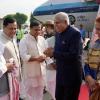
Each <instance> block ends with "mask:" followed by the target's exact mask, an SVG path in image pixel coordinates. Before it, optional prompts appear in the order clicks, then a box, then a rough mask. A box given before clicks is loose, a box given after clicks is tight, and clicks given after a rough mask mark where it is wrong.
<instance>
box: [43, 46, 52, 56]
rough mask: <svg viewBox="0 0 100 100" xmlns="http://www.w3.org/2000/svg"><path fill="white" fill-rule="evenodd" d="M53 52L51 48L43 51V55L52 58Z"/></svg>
mask: <svg viewBox="0 0 100 100" xmlns="http://www.w3.org/2000/svg"><path fill="white" fill-rule="evenodd" d="M53 51H54V49H53V48H51V47H50V48H47V49H46V50H45V51H44V54H45V55H46V56H47V57H52V56H53Z"/></svg>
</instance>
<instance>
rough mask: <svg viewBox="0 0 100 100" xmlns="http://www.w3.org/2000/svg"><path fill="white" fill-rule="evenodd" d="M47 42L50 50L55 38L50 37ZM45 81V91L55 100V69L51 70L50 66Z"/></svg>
mask: <svg viewBox="0 0 100 100" xmlns="http://www.w3.org/2000/svg"><path fill="white" fill-rule="evenodd" d="M47 42H48V46H49V47H50V48H54V45H55V36H52V37H50V38H48V39H47ZM52 59H53V61H54V58H52ZM54 64H55V62H54ZM55 66H56V65H55ZM46 79H47V90H48V92H49V93H50V94H51V96H52V98H53V100H55V88H56V69H55V68H53V67H52V66H48V67H47V72H46Z"/></svg>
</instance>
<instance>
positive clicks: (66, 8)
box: [33, 2, 99, 16]
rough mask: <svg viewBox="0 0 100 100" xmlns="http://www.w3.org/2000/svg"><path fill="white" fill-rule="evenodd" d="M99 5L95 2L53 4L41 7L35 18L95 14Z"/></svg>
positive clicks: (37, 10)
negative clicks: (61, 13) (59, 14)
mask: <svg viewBox="0 0 100 100" xmlns="http://www.w3.org/2000/svg"><path fill="white" fill-rule="evenodd" d="M98 8H99V5H98V4H96V3H94V2H88V3H87V2H84V3H82V2H78V3H65V4H54V5H53V4H51V5H48V6H40V7H38V8H37V9H36V10H35V11H34V12H33V15H34V16H39V15H52V14H55V13H57V12H61V11H62V12H66V13H76V12H93V11H97V10H98Z"/></svg>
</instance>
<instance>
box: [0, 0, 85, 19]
mask: <svg viewBox="0 0 100 100" xmlns="http://www.w3.org/2000/svg"><path fill="white" fill-rule="evenodd" d="M75 1H77V2H79V1H84V0H0V18H3V17H4V16H5V15H7V14H15V13H16V12H20V13H24V14H26V15H27V16H28V17H29V16H30V13H31V12H33V10H34V9H35V8H37V7H38V6H40V5H42V4H44V3H46V2H47V3H46V4H50V3H54V4H55V3H63V2H75Z"/></svg>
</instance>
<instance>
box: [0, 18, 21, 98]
mask: <svg viewBox="0 0 100 100" xmlns="http://www.w3.org/2000/svg"><path fill="white" fill-rule="evenodd" d="M16 29H17V23H16V20H15V19H14V18H13V17H6V18H5V19H4V21H3V31H1V32H0V42H1V43H2V44H3V45H4V51H3V56H4V58H5V60H6V62H8V61H9V60H10V59H12V60H13V61H14V63H15V66H16V68H14V70H13V71H7V72H6V73H4V74H3V75H2V77H1V78H0V79H1V80H2V82H3V83H1V80H0V90H1V91H0V98H1V97H3V96H5V95H7V94H9V98H10V99H7V100H19V73H20V70H19V69H20V58H19V52H18V48H17V44H16V40H15V38H14V36H15V35H16ZM13 61H12V62H13ZM4 83H5V84H4ZM2 84H3V85H4V86H3V87H6V88H2ZM1 88H2V89H1ZM0 100H1V99H0ZM3 100H5V99H3Z"/></svg>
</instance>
